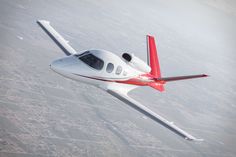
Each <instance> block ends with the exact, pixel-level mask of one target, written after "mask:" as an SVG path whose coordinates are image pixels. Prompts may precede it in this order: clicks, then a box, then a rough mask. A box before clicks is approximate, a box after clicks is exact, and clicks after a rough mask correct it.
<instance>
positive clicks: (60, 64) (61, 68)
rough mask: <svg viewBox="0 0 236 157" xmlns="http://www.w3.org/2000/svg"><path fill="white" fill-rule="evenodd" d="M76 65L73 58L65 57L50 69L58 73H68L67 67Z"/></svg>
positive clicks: (53, 63)
mask: <svg viewBox="0 0 236 157" xmlns="http://www.w3.org/2000/svg"><path fill="white" fill-rule="evenodd" d="M71 64H74V60H73V58H71V57H65V58H61V59H57V60H55V61H53V62H52V63H51V64H50V68H51V69H52V70H54V71H56V72H59V73H60V72H61V71H66V70H67V69H66V67H67V66H69V65H71Z"/></svg>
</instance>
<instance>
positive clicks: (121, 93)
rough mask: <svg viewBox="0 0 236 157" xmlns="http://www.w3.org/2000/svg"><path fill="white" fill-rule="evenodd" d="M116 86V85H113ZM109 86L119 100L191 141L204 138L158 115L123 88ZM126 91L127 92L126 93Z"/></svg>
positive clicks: (112, 93)
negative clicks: (198, 137) (196, 136)
mask: <svg viewBox="0 0 236 157" xmlns="http://www.w3.org/2000/svg"><path fill="white" fill-rule="evenodd" d="M113 87H114V86H113ZM113 87H112V88H109V87H108V89H106V91H107V92H108V93H109V94H111V95H113V96H114V97H116V98H118V99H119V100H121V101H123V102H124V103H126V104H127V105H129V106H130V107H132V108H134V109H136V110H137V111H139V112H141V113H142V114H144V115H146V116H147V117H149V118H151V119H152V120H154V121H156V122H158V123H159V124H161V125H162V126H164V127H166V128H168V129H169V130H171V131H173V132H174V133H176V134H177V135H179V136H181V137H183V138H184V139H186V140H190V141H203V139H197V138H195V137H194V136H192V135H190V134H189V133H187V132H186V131H184V130H182V129H180V128H179V127H177V126H176V125H175V124H174V123H173V122H169V121H168V120H166V119H165V118H163V117H162V116H160V115H158V114H157V113H155V112H153V111H152V110H150V109H149V108H147V107H146V106H144V105H142V104H141V103H139V102H137V101H136V100H134V99H132V98H131V97H129V96H128V94H127V93H126V92H124V91H123V90H121V88H118V89H115V88H113ZM124 93H125V94H124Z"/></svg>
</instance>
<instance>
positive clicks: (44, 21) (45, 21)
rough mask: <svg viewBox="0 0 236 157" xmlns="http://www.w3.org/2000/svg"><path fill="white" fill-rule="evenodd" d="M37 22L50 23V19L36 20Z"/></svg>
mask: <svg viewBox="0 0 236 157" xmlns="http://www.w3.org/2000/svg"><path fill="white" fill-rule="evenodd" d="M37 23H40V24H42V23H45V24H50V21H47V20H37Z"/></svg>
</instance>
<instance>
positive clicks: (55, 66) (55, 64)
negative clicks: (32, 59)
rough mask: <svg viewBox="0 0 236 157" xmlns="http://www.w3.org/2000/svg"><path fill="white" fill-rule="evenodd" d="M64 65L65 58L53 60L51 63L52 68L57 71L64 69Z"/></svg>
mask: <svg viewBox="0 0 236 157" xmlns="http://www.w3.org/2000/svg"><path fill="white" fill-rule="evenodd" d="M64 65H65V63H64V61H63V59H58V60H55V61H53V62H52V63H51V64H50V68H51V69H52V70H55V71H57V70H60V69H62V68H63V67H64Z"/></svg>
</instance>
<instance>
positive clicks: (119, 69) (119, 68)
mask: <svg viewBox="0 0 236 157" xmlns="http://www.w3.org/2000/svg"><path fill="white" fill-rule="evenodd" d="M121 72H122V67H121V66H118V67H117V68H116V74H117V75H119V74H120V73H121Z"/></svg>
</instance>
